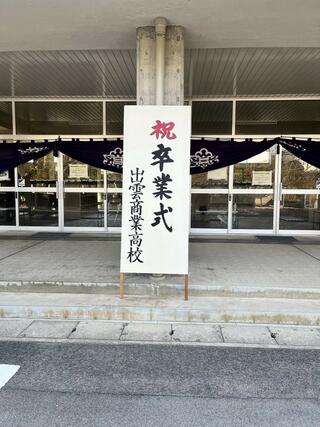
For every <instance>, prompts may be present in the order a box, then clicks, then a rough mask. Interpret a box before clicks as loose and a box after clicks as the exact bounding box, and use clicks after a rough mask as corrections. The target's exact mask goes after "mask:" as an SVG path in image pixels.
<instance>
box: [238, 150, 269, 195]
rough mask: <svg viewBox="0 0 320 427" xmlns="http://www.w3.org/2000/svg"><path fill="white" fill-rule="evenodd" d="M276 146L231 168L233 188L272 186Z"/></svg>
mask: <svg viewBox="0 0 320 427" xmlns="http://www.w3.org/2000/svg"><path fill="white" fill-rule="evenodd" d="M275 159H276V147H272V148H271V149H270V150H267V151H264V152H263V153H260V154H258V155H257V156H254V157H251V159H247V160H244V161H243V162H241V163H237V164H236V165H234V168H233V187H234V188H272V187H273V182H274V171H275Z"/></svg>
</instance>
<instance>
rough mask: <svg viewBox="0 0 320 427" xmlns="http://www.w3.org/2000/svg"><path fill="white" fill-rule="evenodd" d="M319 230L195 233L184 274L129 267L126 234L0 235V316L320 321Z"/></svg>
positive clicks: (318, 323) (319, 322)
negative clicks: (123, 250) (127, 271)
mask: <svg viewBox="0 0 320 427" xmlns="http://www.w3.org/2000/svg"><path fill="white" fill-rule="evenodd" d="M319 242H320V238H319V237H308V236H300V237H299V236H296V237H295V238H294V237H285V236H282V237H273V236H214V237H191V238H190V300H189V301H183V279H182V277H179V276H164V277H162V278H157V277H153V276H150V275H126V276H125V295H126V297H125V299H124V300H119V298H118V295H119V280H118V279H119V259H120V240H119V236H116V235H106V234H95V235H88V234H71V233H69V234H68V233H62V234H59V233H58V234H56V233H29V232H28V233H18V234H17V233H9V232H7V233H1V234H0V318H1V317H2V318H15V317H17V318H32V319H41V318H42V319H47V318H52V319H54V318H60V319H69V320H76V321H79V320H90V319H91V320H92V319H100V320H121V321H154V320H156V321H167V322H177V321H180V322H196V321H197V322H209V323H210V322H216V323H221V322H222V323H223V322H231V323H234V322H240V323H241V322H242V323H243V322H245V323H260V324H261V323H262V324H268V323H270V324H293V325H295V324H298V325H312V326H319V325H320V280H319V277H320V245H319Z"/></svg>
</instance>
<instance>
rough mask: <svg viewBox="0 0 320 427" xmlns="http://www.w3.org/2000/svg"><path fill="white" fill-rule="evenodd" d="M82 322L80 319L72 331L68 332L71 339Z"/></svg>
mask: <svg viewBox="0 0 320 427" xmlns="http://www.w3.org/2000/svg"><path fill="white" fill-rule="evenodd" d="M80 322H81V320H78V321H77V323H76V326H75V327H74V328H73V329H72V330H71V331H70V333H69V334H68V336H67V338H68V339H69V338H70V337H71V335H72V334H73V333H74V332H76V330H77V328H78V326H79V323H80Z"/></svg>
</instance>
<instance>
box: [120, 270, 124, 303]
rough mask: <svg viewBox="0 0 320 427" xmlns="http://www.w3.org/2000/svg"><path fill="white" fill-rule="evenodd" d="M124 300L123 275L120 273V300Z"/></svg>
mask: <svg viewBox="0 0 320 427" xmlns="http://www.w3.org/2000/svg"><path fill="white" fill-rule="evenodd" d="M123 298H124V273H120V299H123Z"/></svg>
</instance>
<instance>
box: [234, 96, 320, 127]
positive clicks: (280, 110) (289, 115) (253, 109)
mask: <svg viewBox="0 0 320 427" xmlns="http://www.w3.org/2000/svg"><path fill="white" fill-rule="evenodd" d="M236 133H237V134H240V135H268V134H269V135H290V134H316V133H320V101H298V100H292V101H238V102H237V108H236Z"/></svg>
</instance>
